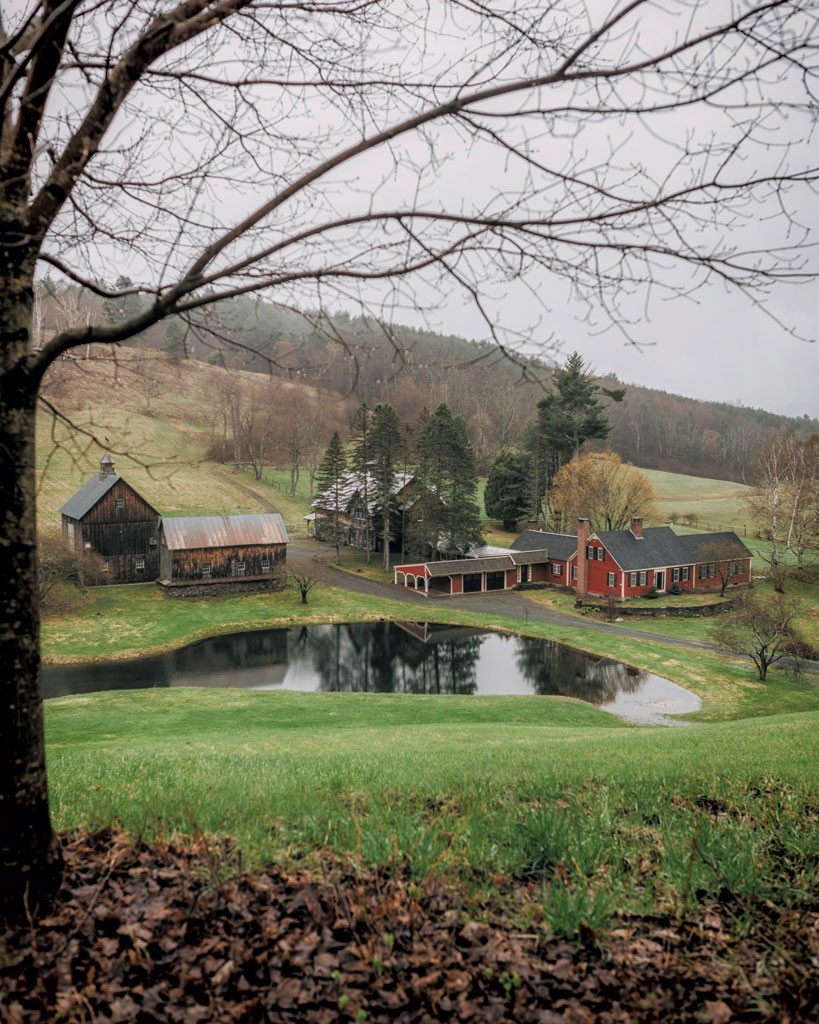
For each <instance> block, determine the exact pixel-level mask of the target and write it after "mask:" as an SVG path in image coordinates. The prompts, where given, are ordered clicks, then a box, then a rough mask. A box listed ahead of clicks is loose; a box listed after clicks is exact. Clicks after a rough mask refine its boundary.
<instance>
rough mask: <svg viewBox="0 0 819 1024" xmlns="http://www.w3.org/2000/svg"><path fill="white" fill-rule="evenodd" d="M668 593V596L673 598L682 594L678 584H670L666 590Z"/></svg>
mask: <svg viewBox="0 0 819 1024" xmlns="http://www.w3.org/2000/svg"><path fill="white" fill-rule="evenodd" d="M668 592H669V594H673V595H674V597H679V596H680V594H681V593H682V590H681V589H680V585H679V583H672V584H671V586H670V587H669V588H668Z"/></svg>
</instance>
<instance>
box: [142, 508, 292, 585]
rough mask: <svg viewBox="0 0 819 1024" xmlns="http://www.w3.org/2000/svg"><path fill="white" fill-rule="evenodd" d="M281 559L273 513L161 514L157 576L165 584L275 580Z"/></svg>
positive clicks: (283, 538) (279, 529) (282, 545)
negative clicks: (158, 574) (175, 516)
mask: <svg viewBox="0 0 819 1024" xmlns="http://www.w3.org/2000/svg"><path fill="white" fill-rule="evenodd" d="M286 558H287V531H286V530H285V527H284V521H283V520H282V517H281V516H280V515H279V513H278V512H267V513H264V514H260V515H237V516H180V517H179V518H177V519H168V518H165V519H163V520H162V524H161V527H160V531H159V563H160V578H161V580H162V582H163V583H168V584H171V585H188V586H191V585H194V584H203V585H206V586H207V585H212V584H214V583H223V584H226V583H241V582H244V581H254V582H255V583H257V584H258V583H264V581H269V582H270V583H271V584H279V583H280V582H281V580H282V578H283V576H284V569H285V560H286Z"/></svg>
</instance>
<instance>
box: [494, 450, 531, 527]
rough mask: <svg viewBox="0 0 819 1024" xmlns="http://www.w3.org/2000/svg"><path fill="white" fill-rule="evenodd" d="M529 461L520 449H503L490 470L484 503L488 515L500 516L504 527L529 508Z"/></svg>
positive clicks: (514, 521) (514, 523) (513, 523)
mask: <svg viewBox="0 0 819 1024" xmlns="http://www.w3.org/2000/svg"><path fill="white" fill-rule="evenodd" d="M529 461H530V460H529V459H528V458H527V457H526V456H525V455H524V454H523V453H522V452H513V451H510V450H509V449H506V450H504V451H502V452H500V453H499V454H498V457H497V458H496V459H495V461H494V463H493V464H492V468H491V469H490V470H489V477H488V479H487V481H486V490H485V492H484V496H483V504H484V507H485V509H486V514H487V515H488V516H489V518H490V519H500V520H501V522H502V523H503V527H504V529H505V530H513V529H514V528H515V526H516V524H517V523H518V522H519V520H521V519H523V518H524V516H525V515H526V513H527V511H528V509H529V500H530V494H529Z"/></svg>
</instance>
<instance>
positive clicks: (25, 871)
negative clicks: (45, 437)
mask: <svg viewBox="0 0 819 1024" xmlns="http://www.w3.org/2000/svg"><path fill="white" fill-rule="evenodd" d="M2 249H3V255H4V257H5V258H6V259H8V252H9V250H8V248H7V247H6V246H2ZM6 281H7V282H8V284H7V287H6V289H5V290H4V291H3V292H2V293H0V335H1V336H2V339H3V344H2V346H0V351H2V355H0V359H2V372H1V373H0V480H2V486H3V487H4V488H5V494H4V501H3V503H2V522H1V523H0V607H2V608H3V609H4V618H3V624H2V627H1V628H0V665H2V676H1V677H0V695H1V699H2V706H0V750H2V751H3V764H4V770H3V771H2V772H0V917H3V918H6V919H9V918H15V917H20V916H24V915H31V914H33V913H35V912H36V909H37V908H38V907H42V906H44V905H45V904H46V903H47V902H48V899H49V897H50V896H51V895H53V893H54V892H55V891H56V888H57V886H58V884H59V879H60V869H61V861H62V858H61V854H60V850H59V845H58V843H57V840H56V837H55V835H54V833H53V830H52V827H51V820H50V816H49V809H48V789H47V786H46V770H45V748H44V738H43V713H42V683H41V666H40V626H39V623H40V611H39V588H38V586H37V548H36V487H35V482H36V476H35V461H34V457H35V448H34V428H35V411H36V403H37V398H36V395H37V381H36V380H33V379H32V374H31V372H30V368H29V355H28V342H29V332H30V325H31V306H32V302H31V297H32V290H31V274H30V273H29V272H28V271H27V269H25V268H24V269H21V270H20V271H19V272H18V273H12V272H8V273H7V275H6Z"/></svg>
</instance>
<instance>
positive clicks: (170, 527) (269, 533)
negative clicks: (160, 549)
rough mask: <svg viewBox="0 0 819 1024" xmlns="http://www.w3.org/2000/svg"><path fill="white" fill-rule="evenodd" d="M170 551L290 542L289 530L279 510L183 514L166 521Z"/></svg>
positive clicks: (166, 536)
mask: <svg viewBox="0 0 819 1024" xmlns="http://www.w3.org/2000/svg"><path fill="white" fill-rule="evenodd" d="M162 533H163V535H164V538H165V546H166V547H167V548H168V549H169V550H170V551H187V550H193V549H202V548H236V547H246V546H247V545H256V544H287V541H288V538H287V530H286V529H285V528H284V520H283V519H282V517H281V515H280V514H279V513H278V512H265V513H262V514H259V515H243V516H180V517H179V518H176V519H165V518H163V520H162Z"/></svg>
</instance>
